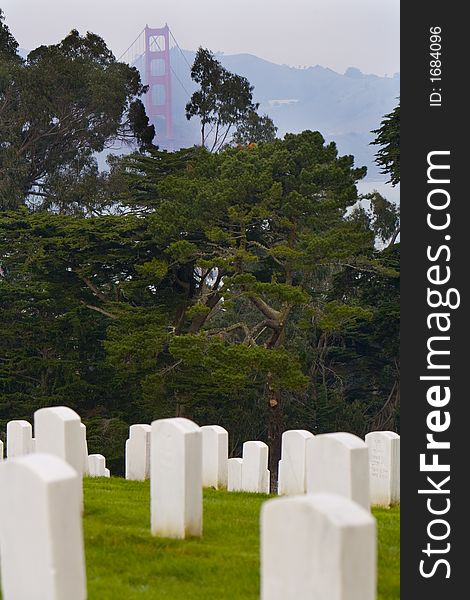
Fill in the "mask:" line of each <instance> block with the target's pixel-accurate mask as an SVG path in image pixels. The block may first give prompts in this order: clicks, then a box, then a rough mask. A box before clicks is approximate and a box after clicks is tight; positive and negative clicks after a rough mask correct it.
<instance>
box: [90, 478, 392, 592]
mask: <svg viewBox="0 0 470 600" xmlns="http://www.w3.org/2000/svg"><path fill="white" fill-rule="evenodd" d="M84 485H85V519H84V527H85V547H86V558H87V575H88V590H89V600H121V599H124V598H125V599H126V600H134V599H145V600H153V599H157V598H158V599H163V598H168V599H171V600H180V599H181V600H182V599H184V600H199V599H201V600H202V599H204V600H242V599H243V600H255V599H258V598H259V558H258V555H259V511H260V507H261V504H262V503H263V502H264V501H265V500H266V496H262V495H259V494H234V493H231V494H228V493H227V492H215V491H213V490H205V491H204V537H203V539H200V540H199V539H190V540H185V541H177V540H168V539H157V538H153V537H152V536H151V535H150V531H149V521H150V513H149V485H148V482H146V483H139V482H130V481H125V480H123V479H117V478H111V479H101V478H100V479H86V480H85V484H84ZM374 514H375V516H376V517H377V520H378V532H379V582H378V585H379V593H378V600H397V599H398V598H399V597H400V591H399V522H400V516H399V510H398V509H397V508H394V509H391V510H374ZM286 600H288V599H286Z"/></svg>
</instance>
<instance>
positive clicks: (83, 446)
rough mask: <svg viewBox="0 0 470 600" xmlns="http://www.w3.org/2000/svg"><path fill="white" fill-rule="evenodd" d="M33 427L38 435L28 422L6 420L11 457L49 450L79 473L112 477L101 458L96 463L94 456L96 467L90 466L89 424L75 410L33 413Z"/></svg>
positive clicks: (49, 452)
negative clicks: (87, 435) (86, 424)
mask: <svg viewBox="0 0 470 600" xmlns="http://www.w3.org/2000/svg"><path fill="white" fill-rule="evenodd" d="M34 429H35V435H36V437H35V438H33V428H32V426H31V424H30V423H28V421H23V420H15V421H9V422H8V423H7V448H6V450H7V457H8V458H18V457H20V456H26V455H28V454H31V453H34V452H39V453H47V454H52V455H54V456H57V457H58V458H62V459H63V460H65V462H67V463H68V464H69V465H71V466H72V467H73V468H74V469H76V470H77V472H78V473H79V474H80V475H90V476H92V477H108V476H109V470H108V469H106V465H104V467H102V465H101V459H100V460H99V461H98V463H96V459H93V458H92V459H91V462H92V464H93V465H95V464H97V466H96V467H95V466H94V467H93V469H91V468H90V459H89V457H88V445H87V437H86V427H85V425H84V424H83V423H82V422H81V419H80V417H79V415H78V414H77V413H76V412H75V411H73V410H72V409H70V408H68V407H65V406H56V407H49V408H41V409H39V410H37V411H36V412H35V413H34ZM2 448H3V444H2ZM91 456H95V455H91ZM2 457H3V451H2Z"/></svg>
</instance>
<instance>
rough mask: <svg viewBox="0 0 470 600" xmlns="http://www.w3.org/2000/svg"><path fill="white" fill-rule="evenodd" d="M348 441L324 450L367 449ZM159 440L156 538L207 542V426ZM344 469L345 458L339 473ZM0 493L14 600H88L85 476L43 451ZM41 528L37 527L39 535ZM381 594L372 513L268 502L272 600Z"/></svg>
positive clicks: (161, 431) (8, 587)
mask: <svg viewBox="0 0 470 600" xmlns="http://www.w3.org/2000/svg"><path fill="white" fill-rule="evenodd" d="M65 416H67V415H65ZM69 416H70V415H69ZM334 435H336V436H338V434H334ZM347 435H348V434H343V435H342V436H340V437H339V438H338V437H336V440H335V439H334V438H333V441H332V439H331V437H330V440H329V441H328V444H329V446H327V445H325V446H324V447H325V448H330V449H331V448H333V452H337V448H336V449H335V445H334V444H335V443H336V444H341V443H342V444H343V447H345V448H349V449H350V450H352V451H354V450H357V449H362V448H359V447H358V445H357V442H356V440H351V439H348V438H347V437H345V436H347ZM151 436H152V440H151V452H152V457H151V527H152V533H153V534H154V535H159V536H165V537H174V538H184V537H186V536H200V535H201V534H202V484H203V477H202V458H203V434H202V432H201V428H199V427H198V426H197V425H196V424H195V423H193V422H191V421H189V420H187V419H164V420H159V421H155V422H154V423H152V428H151ZM321 437H322V436H317V438H321ZM352 437H354V436H352ZM256 447H259V446H258V444H253V443H251V444H250V445H249V446H248V447H247V449H246V450H247V452H246V456H245V458H248V462H249V461H250V452H253V453H255V451H254V450H252V449H254V448H256ZM57 448H61V446H60V445H58V446H57ZM341 452H342V453H344V449H343V450H341ZM244 454H245V453H244ZM260 454H261V453H260V452H258V453H257V457H256V458H257V461H258V463H259V462H260V461H259V455H260ZM262 454H264V452H263V453H262ZM338 454H339V455H340V456H341V453H338ZM361 454H363V453H357V455H361ZM351 455H353V456H355V455H356V453H354V452H351V453H350V457H349V458H348V460H349V461H350V466H351V465H352V464H353V463H352V462H351V460H354V459H351ZM261 462H262V461H261ZM343 462H344V459H337V465H338V469H339V470H343ZM242 476H243V472H242ZM0 488H1V489H2V494H1V496H0V540H1V547H0V551H1V560H2V570H1V582H2V594H3V597H4V598H5V600H20V599H23V598H28V600H42V599H43V598H47V599H48V600H63V599H64V598H67V600H84V599H85V598H86V573H85V558H84V548H83V532H82V521H81V478H80V473H79V472H78V471H77V469H76V468H71V466H70V465H69V464H68V463H67V462H66V461H64V460H63V459H60V458H58V457H56V456H52V455H50V454H41V453H35V454H30V455H26V456H23V457H19V458H12V459H10V460H8V461H5V462H3V463H2V465H0ZM307 488H308V481H307ZM31 522H34V523H36V527H35V528H34V529H33V530H31V527H30V524H31ZM25 572H26V573H28V577H24V573H25ZM375 589H376V531H375V520H374V519H373V517H372V516H371V515H370V512H369V511H368V510H366V508H365V507H364V506H361V505H360V504H359V503H357V502H354V501H353V500H351V499H349V498H346V497H345V496H344V495H342V494H324V493H311V494H307V495H299V496H295V497H285V498H280V499H274V500H270V501H268V502H266V503H265V504H264V505H263V508H262V514H261V599H262V600H285V598H293V597H295V598H316V599H318V600H374V599H375Z"/></svg>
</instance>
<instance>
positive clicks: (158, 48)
mask: <svg viewBox="0 0 470 600" xmlns="http://www.w3.org/2000/svg"><path fill="white" fill-rule="evenodd" d="M144 32H145V54H144V64H145V66H144V71H145V84H146V85H148V86H149V90H148V92H147V94H146V95H145V109H146V111H147V116H148V117H149V119H150V120H151V121H152V123H155V124H156V129H157V130H160V131H161V132H162V133H163V132H164V136H165V138H166V141H167V142H171V141H172V139H173V120H172V113H171V110H172V104H171V63H170V29H169V27H168V25H165V27H161V28H152V27H149V26H148V25H146V27H145V29H144ZM162 120H163V121H164V123H162V125H163V127H158V125H159V122H160V123H161V121H162Z"/></svg>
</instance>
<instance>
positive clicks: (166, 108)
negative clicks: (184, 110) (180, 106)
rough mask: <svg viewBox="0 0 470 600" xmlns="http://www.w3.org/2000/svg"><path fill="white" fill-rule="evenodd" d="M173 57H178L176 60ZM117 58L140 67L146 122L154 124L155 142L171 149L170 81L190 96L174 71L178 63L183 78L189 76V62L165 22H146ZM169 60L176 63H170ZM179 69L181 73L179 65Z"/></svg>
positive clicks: (171, 101)
mask: <svg viewBox="0 0 470 600" xmlns="http://www.w3.org/2000/svg"><path fill="white" fill-rule="evenodd" d="M171 43H172V45H171ZM177 51H179V52H177ZM177 57H179V61H176V58H177ZM181 59H182V60H181ZM119 60H120V61H123V62H127V64H128V65H130V66H131V67H136V68H137V69H138V70H139V71H140V74H141V78H142V82H143V83H144V84H145V85H146V86H148V91H147V93H146V94H145V96H144V97H143V99H142V100H143V102H144V104H145V110H146V112H147V116H148V117H149V119H150V122H151V123H152V124H153V125H155V131H156V139H155V143H156V144H157V145H158V146H160V147H161V148H165V149H167V150H174V149H175V148H174V147H175V144H176V146H179V144H178V141H177V140H175V131H174V127H173V108H174V106H173V94H172V85H173V84H174V83H175V82H177V83H178V84H179V85H180V86H181V88H182V90H183V91H184V95H185V96H186V98H188V99H189V98H190V93H189V92H188V90H187V89H186V87H185V85H184V83H183V82H182V81H181V77H180V76H179V75H178V68H176V63H178V62H179V63H180V64H181V66H182V68H183V69H184V70H185V76H186V78H188V77H189V71H190V70H191V65H190V64H189V62H188V59H187V58H186V56H185V54H184V52H183V51H182V50H181V48H180V46H179V44H178V42H177V41H176V39H175V37H174V35H173V33H172V32H171V30H170V28H169V27H168V25H167V24H165V26H164V27H149V26H148V25H146V26H145V28H144V29H143V30H142V31H141V32H140V33H139V35H138V36H137V38H136V39H135V40H134V41H133V42H132V44H131V45H130V46H129V48H128V49H127V50H126V51H125V52H124V53H123V54H122V55H121V56H120V57H119ZM172 61H173V62H175V61H176V63H175V64H172ZM182 61H183V62H184V64H182ZM179 70H180V75H181V74H182V73H181V69H179Z"/></svg>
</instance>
